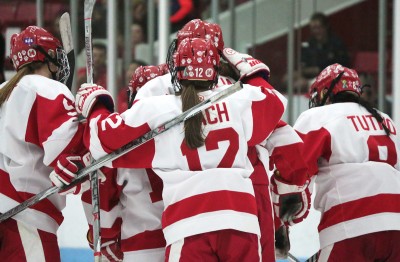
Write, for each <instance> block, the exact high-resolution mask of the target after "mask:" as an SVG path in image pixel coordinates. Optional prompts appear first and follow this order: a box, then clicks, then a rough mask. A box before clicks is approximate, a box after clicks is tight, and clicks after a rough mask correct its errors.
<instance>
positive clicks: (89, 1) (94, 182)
mask: <svg viewBox="0 0 400 262" xmlns="http://www.w3.org/2000/svg"><path fill="white" fill-rule="evenodd" d="M95 3H96V1H95V0H85V3H84V4H85V5H84V16H85V17H84V19H85V51H86V81H87V82H88V83H91V84H93V50H92V13H93V8H94V5H95ZM90 189H91V198H92V216H93V251H94V261H100V260H101V232H100V230H101V226H100V204H99V203H100V195H99V176H98V174H97V172H96V171H93V172H91V173H90Z"/></svg>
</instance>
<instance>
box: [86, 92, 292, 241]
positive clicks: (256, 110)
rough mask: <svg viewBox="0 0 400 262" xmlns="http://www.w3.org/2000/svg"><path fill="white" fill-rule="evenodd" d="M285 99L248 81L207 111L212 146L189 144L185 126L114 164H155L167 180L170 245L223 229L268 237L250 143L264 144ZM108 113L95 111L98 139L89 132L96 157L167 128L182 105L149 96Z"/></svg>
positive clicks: (92, 129)
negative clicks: (262, 228)
mask: <svg viewBox="0 0 400 262" xmlns="http://www.w3.org/2000/svg"><path fill="white" fill-rule="evenodd" d="M215 92H216V91H211V90H210V91H206V92H202V93H200V95H202V96H204V97H208V96H211V95H214V94H215ZM280 98H281V97H280V96H278V95H275V91H274V90H269V89H264V88H257V87H254V86H249V85H244V88H243V90H241V91H239V92H237V93H235V94H233V95H231V96H229V97H228V98H226V99H224V100H223V101H221V102H218V103H216V104H214V105H213V106H211V107H210V108H208V109H207V110H206V111H205V113H204V118H205V121H204V123H203V124H204V125H203V127H204V130H203V131H204V136H205V141H206V145H205V146H202V147H200V148H198V149H197V150H190V149H189V148H187V147H186V144H185V143H184V142H183V137H184V135H183V132H182V130H183V125H182V124H181V125H177V126H175V127H172V128H171V129H170V130H168V131H167V132H165V133H163V134H161V135H159V136H157V137H156V138H155V139H153V140H151V141H149V142H148V143H146V144H144V145H142V146H140V147H139V148H137V150H133V151H131V152H129V153H127V154H126V155H124V156H123V157H121V158H119V159H117V160H115V161H114V162H113V163H112V166H113V167H123V168H130V167H131V168H140V167H143V168H153V169H154V171H155V172H156V173H157V175H159V176H160V177H161V178H162V180H163V184H164V190H163V201H164V205H165V209H164V213H163V220H162V225H163V231H164V236H165V238H166V241H167V245H169V244H171V243H173V242H175V241H177V240H180V239H183V238H185V237H187V236H191V235H195V234H200V233H204V232H210V231H215V230H222V229H236V230H240V231H244V232H249V233H254V234H258V235H259V234H260V231H259V225H258V220H257V208H256V202H255V199H254V191H253V186H252V183H251V181H250V179H249V176H250V174H251V173H252V172H253V168H252V166H251V164H250V162H249V159H248V158H247V147H248V146H255V145H256V144H259V143H261V142H262V141H263V140H265V138H266V137H267V136H268V135H269V134H270V133H271V132H272V130H273V129H274V127H275V126H276V125H277V123H278V121H279V119H280V117H281V116H282V113H283V110H284V105H285V102H286V101H281V100H280ZM101 112H104V113H105V111H102V110H99V111H97V112H94V113H93V115H92V116H91V118H90V121H89V125H90V137H85V141H86V143H87V144H88V145H89V148H90V150H91V152H92V154H93V157H94V158H98V157H101V156H103V155H105V154H107V153H109V152H111V151H114V150H115V149H117V148H119V147H120V146H122V145H124V144H126V143H127V142H129V141H131V140H133V139H134V138H135V137H138V136H140V135H141V134H143V133H145V132H147V131H149V130H150V129H154V128H156V127H158V126H160V125H161V124H162V123H164V122H165V121H167V120H170V119H172V118H173V117H176V116H177V115H179V114H181V113H182V109H181V100H180V97H177V96H174V95H170V96H168V95H167V96H157V97H151V98H147V99H141V100H139V101H138V102H136V103H135V104H134V106H133V107H132V108H131V109H129V110H127V111H126V112H124V113H123V114H121V115H119V114H116V113H114V114H110V115H108V114H99V113H101ZM253 119H257V120H258V119H263V120H264V121H257V123H256V121H255V120H253ZM88 134H89V133H88ZM115 137H118V140H115V139H113V138H115ZM217 167H218V168H217ZM211 199H224V201H210V200H211ZM227 199H230V200H229V201H228V200H227ZM201 203H207V205H202V204H201ZM204 221H207V222H204Z"/></svg>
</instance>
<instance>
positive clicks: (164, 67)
mask: <svg viewBox="0 0 400 262" xmlns="http://www.w3.org/2000/svg"><path fill="white" fill-rule="evenodd" d="M157 67H158V68H159V69H160V72H161V75H165V74H168V73H169V69H168V65H167V64H166V63H164V64H161V65H158V66H157Z"/></svg>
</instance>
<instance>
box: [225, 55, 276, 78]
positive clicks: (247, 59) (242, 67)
mask: <svg viewBox="0 0 400 262" xmlns="http://www.w3.org/2000/svg"><path fill="white" fill-rule="evenodd" d="M222 56H223V58H224V59H225V60H226V61H227V62H228V63H229V64H230V65H231V67H232V68H234V69H236V70H237V71H239V75H240V78H239V80H242V79H243V78H246V77H249V76H252V75H254V74H256V73H258V74H260V75H261V76H262V77H263V78H264V79H265V80H266V81H268V80H269V76H270V70H269V67H268V66H267V65H266V64H264V63H263V62H261V61H260V60H258V59H255V58H254V57H252V56H251V55H248V54H241V53H239V52H237V51H235V50H233V49H231V48H224V51H223V52H222Z"/></svg>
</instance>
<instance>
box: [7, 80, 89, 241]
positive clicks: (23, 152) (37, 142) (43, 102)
mask: <svg viewBox="0 0 400 262" xmlns="http://www.w3.org/2000/svg"><path fill="white" fill-rule="evenodd" d="M3 86H4V84H3V85H2V87H3ZM73 101H74V97H73V95H72V94H71V92H70V91H69V90H68V88H67V87H66V86H65V85H63V84H61V83H59V82H57V81H54V80H52V79H49V78H46V77H43V76H39V75H27V76H24V77H23V78H22V79H21V80H20V81H19V83H18V84H17V86H16V87H15V88H14V90H13V91H12V93H11V95H10V97H9V99H8V100H7V101H6V102H5V103H4V104H3V105H2V106H1V108H0V185H1V186H0V203H1V205H0V212H5V211H8V210H9V209H11V208H13V207H15V206H17V205H18V204H20V203H21V202H23V201H25V200H27V199H28V198H30V197H32V196H34V195H36V194H38V193H39V192H41V191H43V190H45V189H47V188H49V187H51V186H52V184H51V181H50V179H49V174H50V172H51V171H52V168H51V166H53V165H54V164H55V160H56V159H57V157H58V156H59V155H60V154H61V153H64V152H69V151H72V150H77V148H80V149H82V148H83V145H82V140H81V139H82V132H81V131H83V128H79V129H78V122H74V121H73V120H74V119H76V116H77V113H76V111H75V107H74V102H73ZM64 207H65V197H64V196H60V195H59V194H54V195H53V196H51V197H49V198H47V199H45V200H43V201H41V202H40V203H38V204H36V205H34V206H32V207H31V208H29V209H27V210H25V211H23V212H21V213H19V214H17V215H16V216H14V217H13V218H14V219H16V220H19V221H22V222H24V223H26V224H28V225H31V226H34V227H36V228H38V229H41V230H44V231H46V232H50V233H56V231H57V229H58V227H59V225H60V224H61V222H62V221H63V216H62V214H61V210H62V209H63V208H64Z"/></svg>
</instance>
